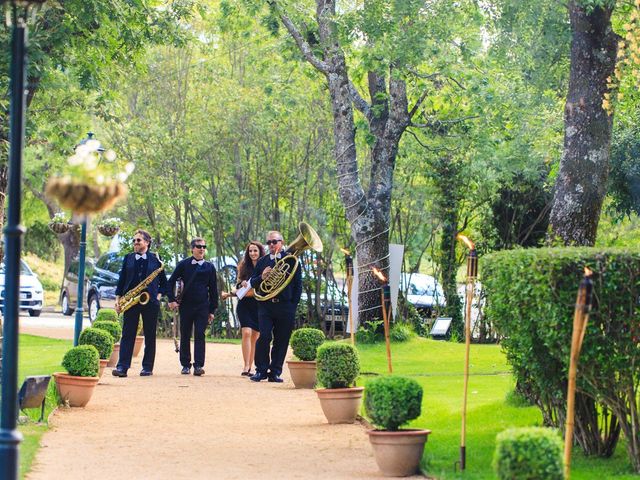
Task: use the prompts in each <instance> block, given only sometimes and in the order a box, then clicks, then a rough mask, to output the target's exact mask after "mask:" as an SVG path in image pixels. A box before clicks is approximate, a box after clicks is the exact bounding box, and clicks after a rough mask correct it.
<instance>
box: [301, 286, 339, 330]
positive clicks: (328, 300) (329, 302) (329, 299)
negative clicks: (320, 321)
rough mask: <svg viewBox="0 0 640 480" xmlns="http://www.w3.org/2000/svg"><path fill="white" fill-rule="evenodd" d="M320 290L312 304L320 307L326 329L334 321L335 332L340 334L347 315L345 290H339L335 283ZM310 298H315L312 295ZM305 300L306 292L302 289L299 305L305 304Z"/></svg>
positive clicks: (306, 298) (306, 297)
mask: <svg viewBox="0 0 640 480" xmlns="http://www.w3.org/2000/svg"><path fill="white" fill-rule="evenodd" d="M322 290H323V291H322V292H321V293H320V296H319V297H317V298H315V299H314V302H313V303H314V304H319V305H320V310H321V312H322V315H323V318H324V322H325V325H326V328H327V329H329V328H331V323H332V322H334V321H335V331H339V332H341V331H343V330H344V325H345V324H346V322H347V321H348V315H349V302H348V300H347V294H346V290H345V291H343V290H342V289H340V287H338V285H337V284H336V283H335V282H330V283H328V284H327V285H326V286H325V287H324V288H323V289H322ZM325 290H326V293H325ZM312 296H314V297H315V295H313V294H312ZM307 300H308V295H307V292H306V291H305V290H304V289H303V291H302V295H301V296H300V303H301V304H303V303H306V302H307Z"/></svg>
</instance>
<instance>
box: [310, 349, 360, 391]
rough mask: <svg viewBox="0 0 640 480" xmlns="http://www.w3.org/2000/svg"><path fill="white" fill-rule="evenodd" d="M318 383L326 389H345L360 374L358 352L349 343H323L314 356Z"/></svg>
mask: <svg viewBox="0 0 640 480" xmlns="http://www.w3.org/2000/svg"><path fill="white" fill-rule="evenodd" d="M316 362H317V364H318V365H317V376H318V382H319V383H320V384H322V385H324V386H325V387H326V388H347V387H350V386H352V385H353V383H354V382H355V381H356V378H357V377H358V374H359V373H360V359H359V357H358V351H357V350H356V348H355V347H354V346H353V345H351V344H349V343H325V344H324V345H321V346H320V347H318V354H317V356H316Z"/></svg>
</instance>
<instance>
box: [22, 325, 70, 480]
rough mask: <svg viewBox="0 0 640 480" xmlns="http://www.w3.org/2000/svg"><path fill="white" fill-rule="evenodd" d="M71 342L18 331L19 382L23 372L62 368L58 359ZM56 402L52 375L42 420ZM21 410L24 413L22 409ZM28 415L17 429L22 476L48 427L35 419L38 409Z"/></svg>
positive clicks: (38, 413) (43, 372)
mask: <svg viewBox="0 0 640 480" xmlns="http://www.w3.org/2000/svg"><path fill="white" fill-rule="evenodd" d="M71 346H72V342H71V340H54V339H51V338H45V337H35V336H32V335H20V344H19V357H20V361H19V365H18V386H20V385H22V381H23V380H24V377H26V376H29V375H47V374H50V373H53V372H59V371H63V368H62V367H61V366H60V363H61V362H62V357H63V355H64V354H65V352H66V351H67V350H69V348H71ZM55 406H56V398H55V385H54V382H53V379H51V382H50V383H49V391H48V393H47V404H46V409H45V421H46V419H47V417H48V416H49V414H50V413H51V411H52V410H53V409H54V408H55ZM20 414H21V415H23V413H22V412H21V413H20ZM28 415H29V417H30V419H31V420H29V421H28V423H22V424H20V425H19V426H18V430H19V431H20V432H21V433H22V435H23V436H24V440H23V442H22V443H21V444H20V474H21V477H22V476H24V475H25V474H26V473H27V472H28V471H29V469H30V468H31V463H32V462H33V457H34V456H35V453H36V451H37V450H38V446H39V444H40V437H42V434H43V433H44V432H45V431H46V430H47V425H46V423H44V424H37V423H36V421H37V420H38V417H39V416H40V410H29V411H28Z"/></svg>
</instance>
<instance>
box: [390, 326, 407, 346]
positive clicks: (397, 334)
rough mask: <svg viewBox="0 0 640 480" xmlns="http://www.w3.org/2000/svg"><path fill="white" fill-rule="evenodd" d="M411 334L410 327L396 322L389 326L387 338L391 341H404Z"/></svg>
mask: <svg viewBox="0 0 640 480" xmlns="http://www.w3.org/2000/svg"><path fill="white" fill-rule="evenodd" d="M412 336H413V332H412V331H411V327H409V325H405V324H404V323H396V324H394V325H393V326H392V327H391V331H390V332H389V338H390V339H391V341H392V342H406V341H407V340H409V339H410V338H411V337H412Z"/></svg>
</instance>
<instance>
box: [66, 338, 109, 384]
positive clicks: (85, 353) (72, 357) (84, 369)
mask: <svg viewBox="0 0 640 480" xmlns="http://www.w3.org/2000/svg"><path fill="white" fill-rule="evenodd" d="M62 366H63V367H64V368H65V369H66V370H67V372H69V375H73V376H76V377H97V376H98V370H99V369H100V355H99V354H98V350H97V349H96V347H94V346H93V345H78V346H77V347H73V348H72V349H71V350H69V351H68V352H67V353H65V355H64V358H63V359H62Z"/></svg>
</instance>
